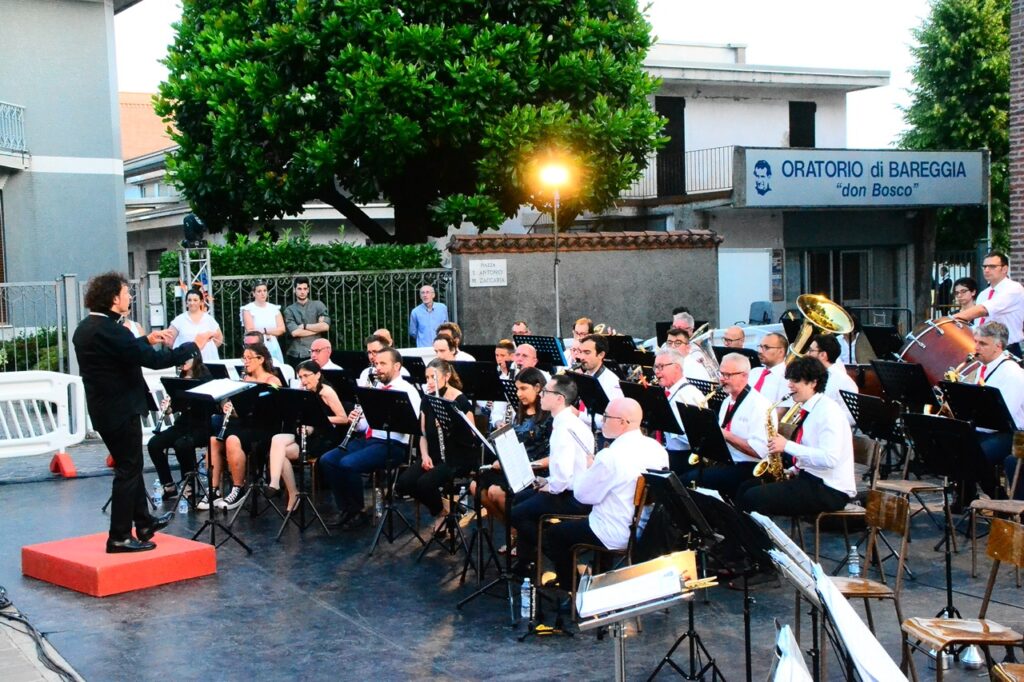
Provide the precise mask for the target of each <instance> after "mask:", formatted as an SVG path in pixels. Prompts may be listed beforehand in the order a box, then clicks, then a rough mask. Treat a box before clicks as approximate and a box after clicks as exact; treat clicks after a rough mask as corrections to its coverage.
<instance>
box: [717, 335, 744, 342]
mask: <svg viewBox="0 0 1024 682" xmlns="http://www.w3.org/2000/svg"><path fill="white" fill-rule="evenodd" d="M722 340H723V341H725V342H726V343H739V342H740V341H742V340H743V339H742V338H739V339H730V338H729V337H728V336H723V337H722Z"/></svg>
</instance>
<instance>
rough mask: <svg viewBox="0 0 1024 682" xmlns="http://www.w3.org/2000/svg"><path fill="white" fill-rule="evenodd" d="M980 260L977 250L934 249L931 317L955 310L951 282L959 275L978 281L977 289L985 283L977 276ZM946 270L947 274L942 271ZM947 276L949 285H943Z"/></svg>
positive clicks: (983, 286)
mask: <svg viewBox="0 0 1024 682" xmlns="http://www.w3.org/2000/svg"><path fill="white" fill-rule="evenodd" d="M980 263H981V261H980V260H979V258H978V250H977V249H974V250H970V251H936V252H935V262H934V263H932V315H931V316H932V318H938V317H943V316H946V315H948V314H949V313H950V311H953V310H956V308H957V307H958V306H957V305H956V300H955V299H954V298H953V285H952V283H953V282H955V281H957V280H958V279H960V278H961V277H973V278H974V279H975V281H977V283H978V287H979V289H978V290H979V291H980V290H981V289H984V288H985V287H986V286H987V284H985V282H984V280H982V279H980V278H979V277H978V271H979V269H980V268H979V267H978V265H979V264H980ZM944 270H946V271H948V275H947V274H946V273H944V272H943V271H944ZM947 276H948V278H949V285H948V286H943V284H942V283H943V281H945V280H946V278H947Z"/></svg>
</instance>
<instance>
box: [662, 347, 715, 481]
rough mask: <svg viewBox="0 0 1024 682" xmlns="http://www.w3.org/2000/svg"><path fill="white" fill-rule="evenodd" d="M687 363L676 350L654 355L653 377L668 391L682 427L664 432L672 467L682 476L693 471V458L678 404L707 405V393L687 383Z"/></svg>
mask: <svg viewBox="0 0 1024 682" xmlns="http://www.w3.org/2000/svg"><path fill="white" fill-rule="evenodd" d="M684 360H685V358H684V357H683V356H682V354H681V353H680V352H679V351H677V350H675V349H674V348H666V349H664V350H660V351H658V354H657V355H655V356H654V377H655V378H656V379H657V380H658V385H659V386H661V387H662V388H664V389H665V398H666V399H667V400H668V402H669V406H670V407H671V408H672V416H673V417H675V418H676V424H677V425H678V426H679V430H678V431H675V432H673V433H665V434H664V437H665V449H666V450H667V451H668V461H669V467H670V468H671V469H672V471H674V472H676V475H678V476H680V477H682V476H683V475H684V474H685V473H686V472H688V471H689V469H690V465H689V463H688V462H687V460H688V459H689V457H690V439H689V438H687V436H686V429H685V428H684V427H683V421H682V419H681V418H680V417H679V411H678V410H677V409H676V407H675V405H676V403H683V404H685V405H701V404H702V403H703V402H704V394H703V393H701V392H700V391H699V390H698V389H697V387H696V386H694V385H693V384H691V383H690V382H689V381H687V378H686V376H685V375H684V374H683V362H684Z"/></svg>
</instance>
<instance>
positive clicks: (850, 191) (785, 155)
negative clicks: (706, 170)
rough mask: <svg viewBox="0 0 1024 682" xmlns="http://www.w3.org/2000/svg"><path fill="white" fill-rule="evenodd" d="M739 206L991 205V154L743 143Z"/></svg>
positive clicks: (738, 156)
mask: <svg viewBox="0 0 1024 682" xmlns="http://www.w3.org/2000/svg"><path fill="white" fill-rule="evenodd" d="M733 173H734V178H733V187H734V188H735V189H736V205H737V206H749V207H779V206H798V207H832V206H853V207H864V208H874V207H880V206H969V205H983V204H985V203H987V202H988V189H987V187H988V154H987V152H984V151H973V152H951V151H944V152H911V151H898V150H872V149H784V148H771V149H764V148H750V147H746V148H744V147H737V148H736V152H735V158H734V162H733Z"/></svg>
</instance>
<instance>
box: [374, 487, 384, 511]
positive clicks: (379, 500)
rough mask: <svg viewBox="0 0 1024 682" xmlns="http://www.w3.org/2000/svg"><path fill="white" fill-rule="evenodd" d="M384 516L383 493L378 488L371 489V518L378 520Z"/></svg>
mask: <svg viewBox="0 0 1024 682" xmlns="http://www.w3.org/2000/svg"><path fill="white" fill-rule="evenodd" d="M383 515H384V492H383V491H382V490H381V489H380V488H374V489H373V517H374V518H375V519H379V518H380V517H381V516H383Z"/></svg>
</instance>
